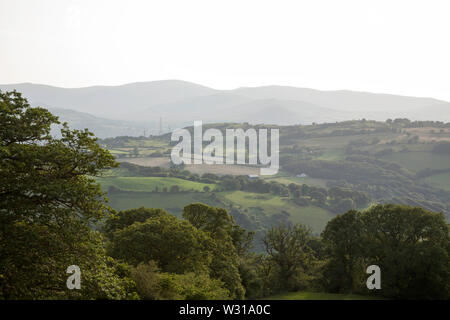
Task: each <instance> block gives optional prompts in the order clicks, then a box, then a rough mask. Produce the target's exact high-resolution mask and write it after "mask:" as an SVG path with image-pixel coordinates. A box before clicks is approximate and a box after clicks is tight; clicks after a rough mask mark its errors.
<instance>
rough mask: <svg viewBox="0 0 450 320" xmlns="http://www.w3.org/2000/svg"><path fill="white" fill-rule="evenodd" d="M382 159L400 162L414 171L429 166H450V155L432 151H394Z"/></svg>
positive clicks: (442, 167) (434, 167)
mask: <svg viewBox="0 0 450 320" xmlns="http://www.w3.org/2000/svg"><path fill="white" fill-rule="evenodd" d="M382 159H384V160H387V161H390V162H395V163H398V164H400V165H401V166H403V167H405V168H406V169H409V170H411V171H413V172H418V171H420V170H424V169H427V168H431V169H447V168H450V155H442V154H435V153H430V152H404V153H393V154H390V155H387V156H384V157H382Z"/></svg>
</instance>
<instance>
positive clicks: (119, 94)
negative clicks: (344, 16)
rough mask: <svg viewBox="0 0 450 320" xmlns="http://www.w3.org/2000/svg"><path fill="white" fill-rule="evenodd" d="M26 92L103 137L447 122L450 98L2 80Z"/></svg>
mask: <svg viewBox="0 0 450 320" xmlns="http://www.w3.org/2000/svg"><path fill="white" fill-rule="evenodd" d="M14 89H15V90H17V91H19V92H22V93H23V95H24V96H25V97H26V98H28V101H29V102H30V104H31V105H33V106H42V107H45V108H48V109H49V110H51V111H52V112H53V113H54V114H56V115H58V116H59V117H60V119H61V120H63V121H67V122H68V123H69V125H70V126H72V127H73V128H79V129H80V128H89V129H90V130H91V131H93V132H94V133H95V134H96V135H98V136H99V137H102V138H103V137H110V136H118V135H131V136H139V135H142V134H143V133H144V130H146V131H145V132H146V133H147V134H158V133H163V132H167V131H170V129H174V128H177V127H184V126H189V125H192V123H193V121H194V120H203V121H204V122H205V123H206V122H209V123H211V122H249V123H252V124H260V123H265V124H278V125H292V124H310V123H312V122H316V123H323V122H336V121H343V120H353V119H362V118H365V119H372V120H382V121H384V120H386V119H388V118H392V119H393V118H409V119H411V120H436V121H444V122H450V103H449V102H446V101H442V100H437V99H433V98H419V97H408V96H400V95H392V94H379V93H368V92H357V91H348V90H338V91H320V90H314V89H308V88H297V87H287V86H262V87H243V88H237V89H233V90H217V89H213V88H208V87H205V86H202V85H198V84H194V83H191V82H186V81H180V80H162V81H151V82H139V83H130V84H125V85H120V86H92V87H84V88H60V87H53V86H48V85H42V84H32V83H19V84H7V85H0V90H2V91H11V90H14Z"/></svg>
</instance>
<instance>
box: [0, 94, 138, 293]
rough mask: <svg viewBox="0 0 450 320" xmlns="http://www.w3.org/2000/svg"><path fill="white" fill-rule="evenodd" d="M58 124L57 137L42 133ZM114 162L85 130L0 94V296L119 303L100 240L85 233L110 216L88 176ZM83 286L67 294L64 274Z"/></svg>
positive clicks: (119, 286)
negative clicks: (77, 271) (76, 274)
mask: <svg viewBox="0 0 450 320" xmlns="http://www.w3.org/2000/svg"><path fill="white" fill-rule="evenodd" d="M52 125H59V126H60V138H55V137H53V136H52V135H51V134H50V130H51V126H52ZM114 166H116V163H115V161H114V157H113V156H112V155H111V154H110V153H109V152H108V151H106V150H103V149H102V148H101V147H100V146H99V145H98V144H97V142H96V138H94V137H93V134H92V133H90V132H89V131H87V130H82V131H80V130H70V129H69V128H68V126H67V124H65V123H64V124H61V123H60V122H59V121H58V118H57V117H56V116H54V115H52V114H51V113H50V112H48V111H47V110H45V109H42V108H32V107H30V105H29V104H28V102H27V100H26V99H25V98H23V97H22V95H21V94H20V93H18V92H15V91H13V92H6V93H2V92H0V225H1V228H0V298H4V299H23V298H27V299H41V298H46V299H49V298H67V297H78V298H126V297H131V296H132V295H133V294H132V292H127V290H128V289H130V288H131V285H130V283H128V282H127V280H126V279H120V278H119V277H118V276H117V275H116V274H115V271H114V263H113V262H112V261H111V260H110V259H109V258H107V257H106V255H105V252H104V249H103V241H102V239H101V236H100V235H99V234H98V233H97V232H94V231H92V230H91V228H90V225H92V224H95V223H96V222H97V221H98V220H99V219H102V218H103V217H105V216H106V215H108V214H109V213H110V212H111V209H110V208H109V206H107V204H106V199H105V198H104V195H103V193H102V192H101V190H100V186H99V185H98V184H97V183H95V180H94V179H93V178H88V176H89V177H93V176H96V175H98V174H99V173H100V171H101V170H102V169H105V168H108V167H114ZM73 264H75V265H78V266H80V268H81V271H82V277H83V286H82V289H81V290H79V291H78V290H77V292H70V293H69V292H68V290H67V288H66V286H65V280H66V278H67V274H66V268H67V267H68V266H69V265H73Z"/></svg>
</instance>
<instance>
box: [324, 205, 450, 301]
mask: <svg viewBox="0 0 450 320" xmlns="http://www.w3.org/2000/svg"><path fill="white" fill-rule="evenodd" d="M323 238H324V241H325V242H326V243H327V248H328V252H329V262H328V264H327V267H326V270H325V272H324V275H325V278H327V279H328V282H327V288H328V289H329V290H332V291H344V292H345V291H347V290H355V291H359V292H366V293H367V292H368V290H367V288H366V286H365V280H366V279H367V274H365V269H366V268H367V266H369V265H372V264H375V265H378V266H379V267H380V269H381V277H382V289H381V292H380V293H381V294H382V295H384V296H386V297H391V298H403V299H406V298H413V299H448V298H449V297H450V268H449V267H450V237H449V228H448V224H447V223H446V221H445V218H444V216H443V214H442V213H433V212H430V211H427V210H425V209H423V208H420V207H409V206H403V205H392V204H387V205H376V206H373V207H371V208H370V209H368V210H366V211H362V212H358V211H349V212H347V213H345V214H343V215H341V216H338V217H336V218H334V219H333V220H331V221H330V222H329V223H328V225H327V227H326V228H325V230H324V232H323Z"/></svg>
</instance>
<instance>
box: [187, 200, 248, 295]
mask: <svg viewBox="0 0 450 320" xmlns="http://www.w3.org/2000/svg"><path fill="white" fill-rule="evenodd" d="M183 218H184V219H186V220H188V221H189V222H190V223H192V225H194V226H195V227H196V228H197V229H199V230H202V231H204V232H206V233H207V234H209V235H210V237H211V238H212V239H213V241H212V242H211V249H212V261H211V265H210V270H211V276H212V277H213V278H215V279H219V280H221V281H222V282H223V283H224V284H225V287H226V288H227V289H228V290H229V291H230V294H231V297H232V298H235V299H242V298H244V295H245V289H244V288H243V286H242V280H241V277H240V274H239V255H238V253H239V252H240V250H241V249H243V247H245V245H246V241H245V238H246V236H247V235H246V233H245V231H244V232H243V231H242V230H241V229H242V228H240V227H239V226H237V225H236V224H235V222H234V220H233V218H232V217H231V216H230V215H229V214H228V212H227V211H226V210H225V209H222V208H214V207H210V206H208V205H205V204H202V203H194V204H190V205H188V206H186V207H184V208H183ZM238 248H239V249H238Z"/></svg>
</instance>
